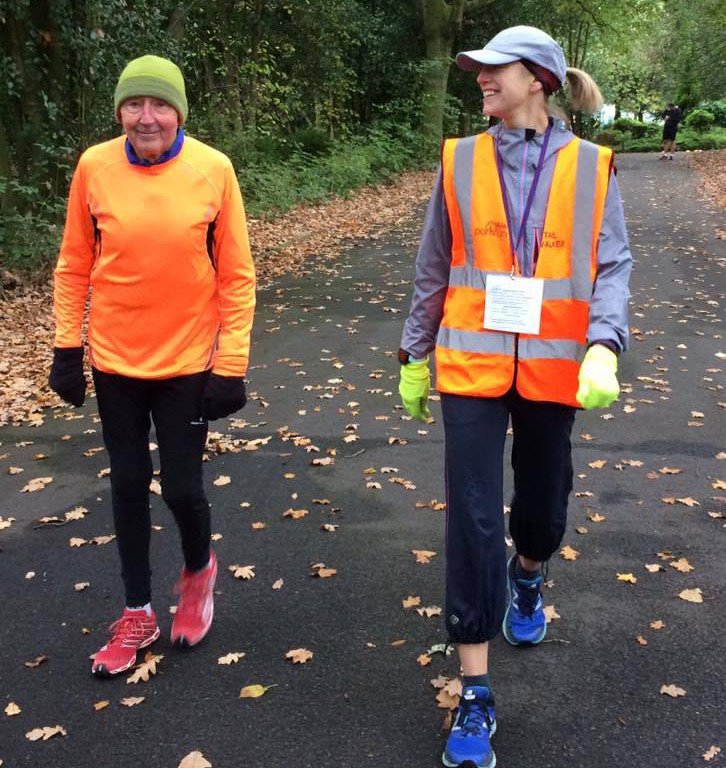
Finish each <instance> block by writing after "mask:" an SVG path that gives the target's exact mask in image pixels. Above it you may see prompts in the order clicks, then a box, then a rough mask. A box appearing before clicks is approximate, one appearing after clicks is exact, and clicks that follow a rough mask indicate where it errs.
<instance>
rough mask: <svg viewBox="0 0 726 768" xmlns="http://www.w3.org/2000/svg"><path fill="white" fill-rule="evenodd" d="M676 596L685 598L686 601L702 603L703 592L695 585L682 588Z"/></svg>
mask: <svg viewBox="0 0 726 768" xmlns="http://www.w3.org/2000/svg"><path fill="white" fill-rule="evenodd" d="M678 597H680V598H681V600H685V601H686V602H688V603H702V602H703V592H701V590H700V589H699V588H698V587H696V588H695V589H684V590H683V591H682V592H679V593H678Z"/></svg>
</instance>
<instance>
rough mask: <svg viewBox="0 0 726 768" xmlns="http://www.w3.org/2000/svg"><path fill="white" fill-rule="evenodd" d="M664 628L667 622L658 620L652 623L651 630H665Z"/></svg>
mask: <svg viewBox="0 0 726 768" xmlns="http://www.w3.org/2000/svg"><path fill="white" fill-rule="evenodd" d="M663 627H665V621H662V620H661V619H656V620H655V621H651V622H650V628H651V629H663Z"/></svg>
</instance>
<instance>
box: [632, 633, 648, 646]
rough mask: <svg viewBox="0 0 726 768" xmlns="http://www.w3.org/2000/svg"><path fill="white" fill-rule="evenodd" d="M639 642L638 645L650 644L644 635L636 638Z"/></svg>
mask: <svg viewBox="0 0 726 768" xmlns="http://www.w3.org/2000/svg"><path fill="white" fill-rule="evenodd" d="M635 639H636V640H637V642H638V645H648V641H647V640H646V639H645V638H644V637H643V635H638V636H637V637H636V638H635Z"/></svg>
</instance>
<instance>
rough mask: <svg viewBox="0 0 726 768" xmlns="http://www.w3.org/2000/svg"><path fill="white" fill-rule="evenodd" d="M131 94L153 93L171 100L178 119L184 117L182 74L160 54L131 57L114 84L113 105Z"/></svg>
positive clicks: (186, 110) (160, 97)
mask: <svg viewBox="0 0 726 768" xmlns="http://www.w3.org/2000/svg"><path fill="white" fill-rule="evenodd" d="M132 96H155V97H156V98H157V99H162V100H163V101H165V102H167V103H168V104H171V106H172V107H174V109H176V111H177V112H178V113H179V122H180V123H183V122H184V121H185V120H186V119H187V114H188V113H189V106H188V105H187V94H186V90H185V89H184V76H183V75H182V73H181V70H180V69H179V67H177V65H176V64H174V62H172V61H169V59H162V58H161V56H150V55H149V56H141V57H139V58H138V59H134V60H133V61H130V62H129V63H128V64H127V65H126V67H125V68H124V71H123V72H122V73H121V77H119V79H118V84H117V85H116V92H115V94H114V97H113V107H114V111H115V112H116V114H118V110H119V107H120V106H121V105H122V104H123V102H124V101H126V99H130V98H131V97H132Z"/></svg>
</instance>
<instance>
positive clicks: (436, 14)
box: [421, 0, 465, 143]
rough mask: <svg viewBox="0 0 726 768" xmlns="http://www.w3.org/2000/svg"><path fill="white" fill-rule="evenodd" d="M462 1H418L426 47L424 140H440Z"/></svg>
mask: <svg viewBox="0 0 726 768" xmlns="http://www.w3.org/2000/svg"><path fill="white" fill-rule="evenodd" d="M464 5H465V1H464V0H451V3H450V4H447V3H446V2H445V0H421V10H422V12H423V31H424V40H425V43H426V71H425V72H424V81H423V109H422V123H423V125H422V128H423V134H424V139H425V140H427V141H430V142H432V143H433V142H436V141H439V139H441V135H442V133H443V127H444V103H445V101H446V87H447V85H448V82H449V63H450V62H449V60H450V58H451V53H452V48H453V45H454V40H455V38H456V32H457V30H458V28H459V26H460V24H461V19H462V17H463V12H464Z"/></svg>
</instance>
